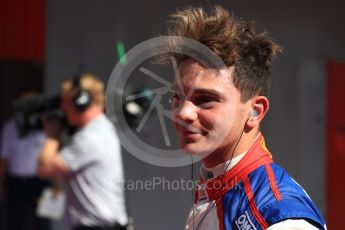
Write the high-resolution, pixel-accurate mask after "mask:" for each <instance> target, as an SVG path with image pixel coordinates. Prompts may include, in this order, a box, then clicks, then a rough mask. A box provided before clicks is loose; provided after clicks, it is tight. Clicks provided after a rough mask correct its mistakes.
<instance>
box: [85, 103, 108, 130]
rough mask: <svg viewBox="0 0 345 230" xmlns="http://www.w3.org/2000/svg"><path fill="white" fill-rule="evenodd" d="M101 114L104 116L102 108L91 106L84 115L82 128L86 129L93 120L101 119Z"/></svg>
mask: <svg viewBox="0 0 345 230" xmlns="http://www.w3.org/2000/svg"><path fill="white" fill-rule="evenodd" d="M101 114H103V108H101V107H100V106H91V107H90V108H88V109H87V110H86V111H85V112H84V113H83V115H82V118H81V127H84V126H85V125H87V124H88V123H89V122H91V121H92V120H93V119H95V118H97V117H99V116H100V115H101Z"/></svg>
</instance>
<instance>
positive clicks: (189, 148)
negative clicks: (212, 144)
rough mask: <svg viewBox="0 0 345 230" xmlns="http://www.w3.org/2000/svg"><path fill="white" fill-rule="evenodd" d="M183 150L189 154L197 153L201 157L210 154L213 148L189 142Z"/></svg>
mask: <svg viewBox="0 0 345 230" xmlns="http://www.w3.org/2000/svg"><path fill="white" fill-rule="evenodd" d="M182 151H183V152H184V153H185V154H188V155H195V156H198V157H200V158H204V157H206V156H208V155H209V154H210V153H211V152H212V150H211V149H208V148H203V147H202V146H195V145H193V144H187V145H184V146H182Z"/></svg>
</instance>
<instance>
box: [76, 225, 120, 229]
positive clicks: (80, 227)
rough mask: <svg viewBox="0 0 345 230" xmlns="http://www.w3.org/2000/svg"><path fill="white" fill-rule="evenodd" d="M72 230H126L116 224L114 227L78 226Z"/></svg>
mask: <svg viewBox="0 0 345 230" xmlns="http://www.w3.org/2000/svg"><path fill="white" fill-rule="evenodd" d="M74 230H126V227H124V226H121V225H119V224H116V225H114V226H107V227H104V226H103V227H102V226H78V227H76V228H75V229H74Z"/></svg>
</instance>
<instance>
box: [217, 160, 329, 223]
mask: <svg viewBox="0 0 345 230" xmlns="http://www.w3.org/2000/svg"><path fill="white" fill-rule="evenodd" d="M222 201H223V202H222V205H223V209H224V210H230V209H231V210H232V211H231V212H225V213H229V214H230V216H228V217H226V218H229V220H230V222H231V220H232V221H234V220H238V219H239V221H240V222H241V220H242V219H243V218H244V213H247V217H246V218H247V219H251V220H252V221H253V224H254V225H257V226H260V224H259V220H261V221H262V222H263V223H264V226H265V225H267V226H271V225H273V224H275V223H278V222H280V221H283V220H286V219H296V218H297V219H306V220H308V221H310V222H311V223H313V224H315V225H316V226H322V225H323V224H324V222H323V219H322V217H321V214H320V213H319V211H318V209H317V208H316V206H315V204H314V203H313V202H312V200H311V199H310V198H309V196H308V195H307V193H306V192H305V191H304V189H303V188H302V187H301V186H300V185H299V184H298V183H297V182H295V181H294V180H293V179H292V177H291V176H290V175H289V174H288V173H287V172H286V171H285V170H284V169H283V168H282V167H280V166H278V165H276V164H275V163H270V164H266V165H263V166H261V167H258V168H257V169H255V170H254V171H252V172H251V173H250V174H249V175H247V176H245V179H243V180H241V181H240V182H239V183H238V185H237V186H235V187H234V188H233V189H231V190H229V191H228V192H227V193H225V194H224V195H223V197H222ZM234 202H235V203H237V204H236V205H234ZM261 226H263V225H261Z"/></svg>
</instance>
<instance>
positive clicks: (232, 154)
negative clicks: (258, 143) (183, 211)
mask: <svg viewBox="0 0 345 230" xmlns="http://www.w3.org/2000/svg"><path fill="white" fill-rule="evenodd" d="M249 119H250V117H249V118H248V119H247V120H246V122H245V123H244V126H243V129H242V132H241V135H240V136H239V138H238V140H237V142H236V145H235V147H234V149H233V150H232V153H231V158H230V161H229V163H228V164H227V166H226V167H225V169H224V172H223V174H222V177H221V179H220V180H221V181H223V178H224V176H225V173H226V172H227V170H228V168H229V166H230V164H231V162H232V159H233V156H234V153H235V150H236V148H237V146H238V144H239V143H240V141H241V139H242V136H243V133H244V127H245V125H246V124H247V122H248V121H249ZM223 187H224V185H223V184H222V187H221V188H220V190H221V189H222V188H223ZM216 203H217V202H216V201H215V202H214V203H213V204H212V206H211V208H210V209H209V210H208V211H207V212H206V213H205V215H204V216H203V217H202V219H201V220H200V222H199V223H198V226H197V227H196V229H194V201H193V203H192V204H193V230H198V229H199V227H200V226H201V224H202V222H203V221H204V220H205V218H206V217H207V216H208V214H210V212H211V210H212V209H213V208H214V206H215V205H216Z"/></svg>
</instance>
